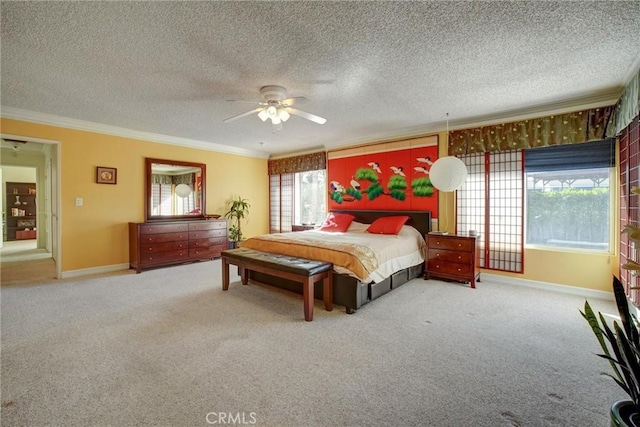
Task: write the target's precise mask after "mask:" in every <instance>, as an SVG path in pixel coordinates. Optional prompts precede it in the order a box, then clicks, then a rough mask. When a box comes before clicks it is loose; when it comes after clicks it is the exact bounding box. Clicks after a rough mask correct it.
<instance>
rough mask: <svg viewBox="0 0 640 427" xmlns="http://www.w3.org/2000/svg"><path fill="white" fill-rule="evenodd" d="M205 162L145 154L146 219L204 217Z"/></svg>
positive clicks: (165, 219)
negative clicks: (153, 156)
mask: <svg viewBox="0 0 640 427" xmlns="http://www.w3.org/2000/svg"><path fill="white" fill-rule="evenodd" d="M206 173H207V166H206V165H205V164H204V163H193V162H182V161H177V160H164V159H151V158H148V157H147V158H145V220H146V221H162V220H164V221H167V220H175V219H197V218H205V215H206V212H205V208H206V204H205V194H206V188H205V184H206V182H207V180H206Z"/></svg>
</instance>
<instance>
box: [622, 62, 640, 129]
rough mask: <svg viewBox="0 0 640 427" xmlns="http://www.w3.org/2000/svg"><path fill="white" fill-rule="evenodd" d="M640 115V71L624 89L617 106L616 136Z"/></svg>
mask: <svg viewBox="0 0 640 427" xmlns="http://www.w3.org/2000/svg"><path fill="white" fill-rule="evenodd" d="M639 113H640V69H638V72H637V73H636V75H635V76H634V77H633V78H632V79H631V81H630V82H629V84H628V85H627V87H626V88H625V89H624V92H623V93H622V96H621V97H620V99H619V100H618V103H617V104H616V135H617V134H619V133H620V132H622V131H623V130H624V129H625V128H626V127H627V126H629V123H631V122H632V121H633V119H634V118H636V117H637V116H638V114H639Z"/></svg>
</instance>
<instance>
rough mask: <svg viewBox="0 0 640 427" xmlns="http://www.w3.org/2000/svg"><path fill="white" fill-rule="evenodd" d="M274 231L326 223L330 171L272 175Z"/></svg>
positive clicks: (270, 198) (270, 195)
mask: <svg viewBox="0 0 640 427" xmlns="http://www.w3.org/2000/svg"><path fill="white" fill-rule="evenodd" d="M269 188H270V189H269V200H270V212H271V214H270V227H269V228H270V232H271V233H282V232H286V231H291V226H292V225H293V224H298V225H300V224H304V225H306V224H322V221H324V219H325V217H326V216H327V185H326V170H324V169H322V170H315V171H306V172H298V173H288V174H280V175H270V176H269Z"/></svg>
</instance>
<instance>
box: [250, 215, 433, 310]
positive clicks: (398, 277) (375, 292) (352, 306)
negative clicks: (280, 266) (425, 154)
mask: <svg viewBox="0 0 640 427" xmlns="http://www.w3.org/2000/svg"><path fill="white" fill-rule="evenodd" d="M331 212H335V213H346V214H351V215H353V216H354V217H355V219H354V221H357V222H362V223H365V224H371V223H372V222H373V221H374V220H375V219H377V218H380V217H383V216H393V215H407V216H408V217H409V220H408V221H407V223H406V224H407V225H411V226H412V227H414V228H416V229H417V230H418V231H419V232H420V233H421V234H422V235H423V236H424V235H425V234H426V233H428V232H429V231H431V212H429V211H389V210H359V211H351V210H331ZM423 267H424V266H423V264H420V265H417V266H413V267H410V268H407V269H404V270H400V271H397V272H395V273H393V274H392V275H391V276H389V277H387V278H386V279H385V280H383V281H382V282H378V283H363V282H361V281H360V280H358V279H356V278H354V277H351V276H349V275H347V274H338V273H336V272H335V271H334V272H333V302H334V304H337V305H342V306H344V307H345V309H346V312H347V313H348V314H352V313H354V312H355V311H356V310H357V309H359V308H360V307H362V306H363V305H365V304H367V303H369V302H371V301H373V300H374V299H376V298H379V297H381V296H382V295H384V294H386V293H387V292H390V291H391V290H393V289H396V288H397V287H398V286H401V285H403V284H405V283H406V282H408V281H409V280H412V279H415V278H416V277H420V276H421V275H422V272H423ZM249 277H250V279H251V280H255V281H257V282H261V283H265V284H268V285H272V286H276V287H278V288H282V289H287V290H290V291H293V292H297V293H302V289H301V287H300V284H299V283H296V282H293V281H290V280H287V279H282V278H279V277H275V276H271V275H268V274H265V273H260V272H257V271H251V272H250V273H249ZM314 293H315V295H314V297H315V298H316V299H322V297H323V288H322V282H316V284H315V286H314Z"/></svg>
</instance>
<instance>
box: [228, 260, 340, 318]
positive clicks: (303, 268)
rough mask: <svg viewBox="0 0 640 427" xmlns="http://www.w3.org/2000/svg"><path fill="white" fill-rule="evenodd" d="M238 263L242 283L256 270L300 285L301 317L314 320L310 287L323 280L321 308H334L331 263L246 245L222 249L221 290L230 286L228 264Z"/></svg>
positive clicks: (312, 293) (329, 309)
mask: <svg viewBox="0 0 640 427" xmlns="http://www.w3.org/2000/svg"><path fill="white" fill-rule="evenodd" d="M230 264H231V265H237V266H238V269H239V274H240V278H241V280H242V284H243V285H246V284H247V282H248V281H249V271H258V272H261V273H266V274H269V275H272V276H275V277H280V278H282V279H289V280H293V281H295V282H299V283H301V284H302V300H303V304H304V320H306V321H308V322H310V321H312V320H313V300H314V298H313V295H314V292H313V287H314V284H315V282H316V281H318V280H322V281H323V286H322V287H323V294H322V299H323V301H324V308H325V310H327V311H331V310H333V264H331V263H330V262H324V261H313V260H308V259H304V258H296V257H290V256H287V255H280V254H271V253H267V252H261V251H257V250H255V249H249V248H237V249H228V250H225V251H222V290H223V291H226V290H228V289H229V265H230Z"/></svg>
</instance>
